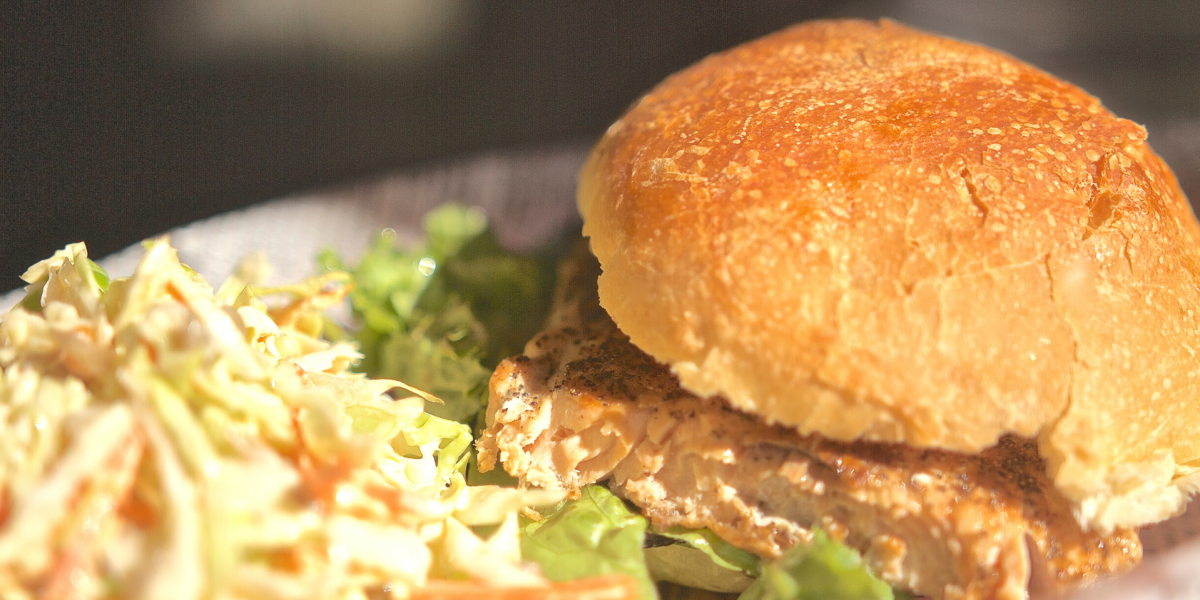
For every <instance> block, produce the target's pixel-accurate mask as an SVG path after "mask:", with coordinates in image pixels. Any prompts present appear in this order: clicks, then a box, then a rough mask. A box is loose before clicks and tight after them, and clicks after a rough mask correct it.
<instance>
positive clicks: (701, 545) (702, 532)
mask: <svg viewBox="0 0 1200 600" xmlns="http://www.w3.org/2000/svg"><path fill="white" fill-rule="evenodd" d="M654 533H656V534H658V535H661V536H663V537H667V538H671V539H673V540H677V541H680V542H683V543H685V544H687V545H688V546H691V547H692V548H695V549H696V550H699V551H700V552H703V553H704V554H706V555H708V557H709V558H710V559H711V560H712V561H713V562H714V563H716V564H717V565H718V566H720V567H723V568H726V569H730V570H734V571H741V572H743V573H745V574H746V575H749V576H751V577H757V576H758V573H759V569H760V565H759V561H758V557H757V556H755V555H753V554H750V553H749V552H746V551H745V550H742V549H741V548H738V547H736V546H734V545H732V544H730V543H729V542H726V541H725V540H723V539H721V538H720V537H719V536H718V535H717V534H715V533H713V532H712V530H711V529H684V528H682V527H673V528H671V529H665V530H661V531H655V532H654Z"/></svg>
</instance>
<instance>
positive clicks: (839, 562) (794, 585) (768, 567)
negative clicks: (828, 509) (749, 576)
mask: <svg viewBox="0 0 1200 600" xmlns="http://www.w3.org/2000/svg"><path fill="white" fill-rule="evenodd" d="M892 598H893V594H892V588H890V587H888V585H887V584H886V583H884V582H883V581H882V580H880V579H878V578H877V577H875V576H874V575H872V574H871V573H870V571H868V570H867V568H866V566H865V565H864V564H863V561H862V557H861V556H859V554H858V553H857V552H855V551H854V550H851V549H850V548H849V547H847V546H846V545H845V544H842V543H840V542H837V541H835V540H832V539H830V538H829V536H828V535H826V534H825V532H824V531H821V530H820V529H814V530H813V539H812V542H811V543H809V544H807V545H799V546H796V547H795V548H792V549H791V550H789V551H787V553H785V554H784V555H783V556H782V557H780V558H779V560H777V561H773V562H770V563H767V564H765V565H763V568H762V575H761V576H759V578H758V581H756V582H754V585H751V586H750V588H749V589H747V590H746V591H745V592H743V593H742V595H741V596H738V600H892Z"/></svg>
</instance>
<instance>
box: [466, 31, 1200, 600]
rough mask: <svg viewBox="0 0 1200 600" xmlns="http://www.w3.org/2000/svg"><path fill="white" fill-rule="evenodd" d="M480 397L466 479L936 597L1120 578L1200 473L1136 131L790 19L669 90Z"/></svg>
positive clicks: (1187, 332)
mask: <svg viewBox="0 0 1200 600" xmlns="http://www.w3.org/2000/svg"><path fill="white" fill-rule="evenodd" d="M578 205H579V210H580V213H581V214H582V216H583V220H584V225H583V235H584V236H585V237H586V238H587V241H588V244H587V248H588V249H590V252H580V253H578V254H577V255H576V256H575V257H573V258H572V259H570V260H569V261H568V262H567V263H566V264H565V265H564V266H563V268H562V269H563V270H562V276H561V281H560V284H559V289H558V291H557V295H556V298H555V312H554V314H553V316H552V317H551V318H550V322H549V324H548V326H547V329H546V330H545V331H543V332H542V333H541V334H540V335H538V336H537V337H536V338H534V339H533V340H532V341H530V342H529V344H528V345H527V347H526V349H525V353H524V354H523V355H521V356H517V357H513V358H511V359H508V360H506V361H504V362H503V363H502V364H501V365H500V367H499V369H498V370H497V371H496V373H495V374H494V375H493V377H492V379H491V383H490V398H489V404H488V408H487V429H486V430H485V432H484V434H483V437H482V438H481V440H480V442H479V450H480V461H481V464H482V465H483V466H484V468H487V467H490V466H493V465H496V464H500V465H502V466H503V468H504V469H505V470H506V471H508V473H510V474H511V475H513V476H515V477H517V478H518V479H519V480H520V482H521V483H522V484H523V485H527V486H537V487H543V488H548V489H555V490H566V491H568V492H571V493H578V492H579V490H580V489H582V487H583V486H585V485H588V484H592V483H595V482H603V483H605V484H606V485H607V486H608V487H609V488H611V489H612V490H613V491H614V492H615V493H616V494H618V495H619V496H621V497H622V498H624V499H625V500H627V501H628V502H630V503H631V504H632V505H634V506H636V507H637V508H638V509H640V510H641V512H642V514H643V515H645V516H646V517H647V518H648V519H649V520H650V522H651V523H652V525H653V526H654V527H656V528H661V529H666V528H672V527H685V528H697V529H700V528H707V529H709V530H711V531H712V532H714V533H715V534H716V535H718V536H720V538H721V539H722V540H724V541H725V542H728V543H729V544H732V545H734V546H736V547H739V548H741V549H743V550H746V551H749V552H752V553H754V554H756V555H758V556H760V557H775V556H779V555H781V554H782V553H784V552H785V551H787V550H788V549H789V548H792V547H796V546H802V545H803V544H806V543H807V542H808V540H810V539H811V538H812V536H813V531H814V530H815V529H820V530H821V531H822V532H824V533H823V535H828V536H829V537H832V538H834V539H837V540H841V541H842V542H844V543H845V544H846V545H847V546H849V547H851V548H853V549H855V550H857V551H858V552H859V553H860V554H861V556H862V559H863V561H865V564H866V565H867V566H868V567H869V568H870V569H871V571H872V572H873V573H875V574H876V575H877V576H878V577H880V578H882V579H883V580H884V581H886V582H887V583H889V584H890V585H892V586H893V587H895V588H897V589H902V590H907V591H910V592H912V593H916V594H920V595H926V596H929V597H932V598H1023V597H1026V595H1027V594H1028V592H1029V589H1030V587H1031V586H1033V587H1034V588H1041V589H1049V590H1062V589H1067V588H1070V587H1072V586H1077V585H1084V584H1088V583H1090V582H1093V581H1095V580H1097V579H1098V578H1101V577H1103V576H1105V575H1107V574H1111V573H1116V572H1120V571H1123V570H1125V569H1128V568H1130V567H1131V566H1132V565H1134V564H1136V563H1137V562H1138V561H1139V559H1140V557H1141V546H1140V543H1139V540H1138V534H1137V529H1138V528H1139V527H1141V526H1144V525H1147V524H1150V523H1155V522H1158V521H1161V520H1164V519H1166V518H1168V517H1171V516H1173V515H1176V514H1179V513H1180V512H1182V511H1183V510H1184V508H1185V505H1186V502H1187V499H1188V496H1189V494H1190V493H1192V492H1193V491H1195V490H1196V489H1197V482H1198V480H1200V475H1197V468H1198V467H1200V403H1198V402H1197V401H1196V400H1195V399H1196V398H1197V397H1198V396H1200V378H1198V377H1197V375H1200V361H1198V360H1197V357H1196V353H1197V352H1198V351H1200V322H1198V321H1197V315H1196V310H1197V309H1198V307H1200V285H1198V284H1200V227H1198V226H1197V222H1196V220H1195V218H1194V216H1193V214H1192V212H1191V209H1190V207H1189V204H1188V201H1187V199H1186V198H1185V197H1184V195H1183V193H1182V192H1181V191H1180V189H1179V186H1178V184H1177V183H1176V180H1175V178H1174V176H1173V175H1172V173H1171V171H1170V170H1169V169H1168V167H1167V166H1166V165H1165V164H1164V163H1163V161H1162V160H1161V159H1160V158H1159V157H1158V156H1156V155H1155V154H1154V152H1153V151H1151V149H1150V147H1149V146H1148V145H1147V144H1146V132H1145V131H1144V130H1143V129H1142V128H1141V127H1140V126H1138V125H1136V124H1134V123H1132V122H1130V121H1127V120H1123V119H1120V118H1117V117H1115V116H1113V115H1112V114H1111V113H1109V112H1108V111H1107V110H1106V109H1105V108H1103V107H1102V106H1101V104H1100V103H1099V101H1097V100H1096V99H1095V98H1093V97H1091V96H1089V95H1088V94H1086V93H1085V92H1083V91H1081V90H1080V89H1078V88H1076V87H1074V86H1072V85H1070V84H1068V83H1065V82H1063V81H1060V80H1058V79H1056V78H1054V77H1053V76H1050V75H1048V74H1046V73H1044V72H1042V71H1040V70H1037V69H1035V68H1033V67H1031V66H1029V65H1026V64H1023V63H1021V62H1019V61H1017V60H1015V59H1013V58H1011V57H1008V56H1006V55H1003V54H1000V53H998V52H995V51H992V50H989V49H986V48H981V47H978V46H974V45H970V44H966V43H962V42H958V41H954V40H949V39H944V38H941V37H937V36H934V35H929V34H926V33H922V32H919V31H915V30H913V29H910V28H907V27H905V26H902V25H900V24H897V23H893V22H890V21H886V20H885V21H881V22H865V21H817V22H809V23H804V24H800V25H797V26H794V27H791V28H789V29H786V30H784V31H781V32H778V33H775V34H773V35H770V36H767V37H765V38H762V39H759V40H757V41H753V42H750V43H747V44H745V45H742V46H740V47H737V48H734V49H732V50H729V51H727V52H724V53H721V54H717V55H713V56H710V57H708V58H706V59H704V60H702V61H701V62H699V63H697V64H695V65H694V66H692V67H690V68H687V69H685V70H683V71H681V72H679V73H677V74H675V75H673V76H671V77H669V78H668V79H666V80H665V81H664V82H662V83H661V84H660V85H658V86H657V87H655V88H654V89H653V90H651V91H650V92H649V93H647V94H646V95H645V96H644V97H643V98H641V99H640V100H639V101H637V102H636V103H635V104H634V105H633V106H632V107H631V108H630V109H629V110H628V112H627V113H626V114H625V115H624V116H623V117H621V118H620V120H618V121H617V122H616V123H614V124H613V125H612V126H611V127H610V128H609V129H608V131H607V132H606V133H605V134H604V136H603V137H602V139H601V140H600V141H599V142H598V143H597V144H596V146H595V148H594V149H593V151H592V153H591V155H590V157H589V158H588V160H587V162H586V164H585V165H584V167H583V169H582V172H581V173H580V178H579V187H578Z"/></svg>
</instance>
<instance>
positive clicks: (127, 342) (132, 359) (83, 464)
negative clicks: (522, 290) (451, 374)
mask: <svg viewBox="0 0 1200 600" xmlns="http://www.w3.org/2000/svg"><path fill="white" fill-rule="evenodd" d="M443 243H446V242H445V240H443ZM249 271H252V270H246V271H244V272H243V274H242V275H240V276H235V277H234V278H231V279H230V280H229V281H227V282H225V284H223V285H222V286H220V287H219V288H218V289H217V290H215V291H214V290H213V289H212V287H211V286H209V285H208V284H207V283H206V282H205V281H204V279H203V278H202V277H200V276H199V275H197V274H196V273H195V272H193V271H191V270H190V269H188V268H187V267H185V266H184V265H182V264H181V263H180V262H179V259H178V256H177V254H176V252H175V250H174V249H173V248H171V246H170V244H169V241H168V240H167V239H165V238H163V239H158V240H154V241H152V242H149V243H148V244H147V245H146V253H145V256H144V257H143V259H142V261H141V263H140V264H139V265H138V267H137V270H136V271H135V273H134V274H133V275H132V276H131V277H129V278H121V279H114V280H112V281H109V279H108V276H107V275H106V274H105V273H104V272H103V270H102V269H100V268H99V267H97V266H96V265H95V263H93V262H91V261H90V260H88V258H87V250H86V248H85V246H84V245H83V244H72V245H70V246H67V247H66V248H64V249H63V250H61V251H59V252H57V253H55V255H54V256H53V257H51V258H49V259H47V260H44V261H42V262H40V263H38V264H36V265H34V266H33V267H31V268H30V269H29V270H28V271H27V272H26V273H25V275H24V277H23V278H24V279H25V281H26V282H28V283H29V285H28V286H27V288H26V290H27V296H26V298H25V300H24V301H23V302H22V303H21V304H20V305H19V306H17V307H16V308H14V309H13V310H12V311H11V312H9V313H8V314H6V315H4V316H3V318H2V320H0V597H4V598H51V597H66V596H71V597H77V598H110V597H122V598H164V597H170V598H175V599H178V600H189V599H193V598H223V599H224V598H230V599H232V598H297V599H299V598H305V599H311V598H366V597H387V596H390V597H396V598H401V597H408V596H410V595H411V594H412V593H414V591H415V590H420V589H422V586H425V585H426V584H427V583H429V582H430V581H432V578H449V579H454V580H468V581H477V582H479V585H481V586H484V587H485V588H486V587H499V586H519V587H532V588H537V587H546V586H548V585H550V584H549V583H548V582H547V580H546V579H544V578H543V577H542V576H541V575H540V574H539V572H538V570H537V569H536V568H535V567H534V566H532V565H531V564H529V563H526V562H524V561H523V560H522V559H521V557H520V553H519V551H518V549H519V541H518V534H517V525H516V520H515V519H516V517H515V514H516V511H518V510H519V509H521V507H523V506H526V505H529V504H535V505H545V504H553V503H555V502H557V501H559V500H561V498H562V496H561V494H553V493H549V492H532V491H521V490H499V489H495V488H488V487H473V488H468V487H467V486H466V482H465V480H464V472H465V468H466V464H467V460H468V454H469V450H470V445H471V435H470V429H469V427H468V426H467V425H464V424H461V423H457V422H454V421H449V420H446V419H442V418H439V417H436V416H433V415H430V414H427V413H425V412H424V410H423V407H424V403H425V400H426V399H428V398H431V396H429V395H428V394H425V393H424V392H421V391H419V390H416V389H414V388H412V387H410V386H408V385H406V384H403V383H400V382H399V381H393V380H379V379H368V378H366V377H364V376H362V375H359V374H354V373H350V372H349V371H347V369H348V368H349V367H350V366H351V365H353V364H354V363H355V362H357V361H358V360H360V359H361V355H360V354H359V353H358V352H357V351H356V350H355V348H354V347H353V346H352V345H350V344H348V343H345V342H338V343H330V342H327V341H325V340H323V339H322V337H321V334H322V327H323V324H324V322H325V321H324V320H323V318H322V317H321V316H320V313H321V311H323V310H325V309H327V308H328V307H330V306H332V305H333V304H335V303H337V302H339V301H340V300H341V299H342V298H343V297H344V296H345V295H346V294H347V292H348V291H349V277H348V276H346V275H345V274H342V273H336V272H334V273H327V274H325V275H324V276H322V277H319V278H313V279H310V280H307V281H305V282H301V283H299V284H295V285H292V286H284V287H280V288H260V287H255V286H254V285H253V282H251V281H247V280H246V279H247V278H250V277H251V276H250V275H246V273H247V272H249ZM263 298H268V299H272V300H274V302H272V303H271V304H268V303H266V302H265V301H264V299H263ZM397 306H400V307H403V306H406V305H405V304H404V302H398V303H397ZM388 392H393V393H397V394H398V395H401V396H403V397H402V398H400V399H398V400H394V399H392V398H391V397H389V396H388V395H386V394H387V393H388ZM485 526H488V527H489V528H491V529H494V531H493V532H492V533H490V535H488V536H487V537H486V539H485V538H484V537H481V536H480V535H479V534H478V532H479V531H481V530H482V529H481V527H485ZM497 526H498V527H497ZM481 558H485V560H480V559H481Z"/></svg>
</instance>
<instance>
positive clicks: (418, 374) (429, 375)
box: [318, 204, 553, 423]
mask: <svg viewBox="0 0 1200 600" xmlns="http://www.w3.org/2000/svg"><path fill="white" fill-rule="evenodd" d="M422 224H423V228H424V233H425V236H424V239H422V240H420V241H418V242H416V243H414V244H410V245H400V244H397V243H396V236H395V234H394V233H390V232H388V231H385V232H384V233H383V234H381V235H380V236H378V237H377V238H375V240H374V241H373V243H372V244H371V246H370V247H369V248H368V249H367V251H366V253H365V254H364V255H363V257H362V260H361V261H360V262H359V263H358V264H357V265H349V264H346V263H345V262H344V261H343V260H342V259H341V258H340V257H339V256H338V255H337V254H336V253H334V252H332V251H327V252H324V253H322V255H321V256H320V257H319V259H318V260H319V261H320V263H321V264H322V265H324V266H325V267H326V268H327V269H331V270H335V271H347V272H350V273H352V281H353V284H354V289H353V290H352V291H351V292H350V294H349V298H350V305H351V308H352V310H353V314H354V316H355V318H356V320H357V321H358V325H359V327H358V328H357V329H356V330H355V332H354V333H353V339H354V340H356V341H357V342H358V343H359V345H360V348H361V350H362V352H363V354H364V355H365V359H364V360H363V361H362V363H361V364H360V365H359V367H358V369H359V370H361V371H362V372H364V373H366V374H367V375H369V376H371V377H387V378H394V379H398V380H401V381H405V382H408V383H410V384H412V385H414V386H416V387H419V388H421V389H424V390H427V391H429V392H430V393H432V394H434V395H435V396H437V397H438V398H440V399H441V400H442V401H443V404H437V405H430V406H428V410H429V412H430V413H431V414H434V415H437V416H440V417H444V418H447V419H451V420H454V421H460V422H464V423H469V422H471V421H472V419H473V418H474V417H475V415H476V414H477V413H479V412H480V410H481V409H482V408H483V403H484V401H485V400H486V395H487V381H488V378H489V377H490V376H491V373H492V370H493V369H494V368H495V367H496V365H497V364H498V363H499V361H500V360H501V359H503V358H506V357H508V356H510V355H512V354H516V353H519V352H520V351H521V349H522V348H524V345H525V342H526V341H527V340H528V339H529V338H530V337H532V336H533V334H534V333H535V332H536V331H537V329H538V328H540V327H541V325H542V319H543V317H544V315H545V312H546V309H547V305H548V302H549V289H550V283H551V281H552V274H553V268H552V264H551V262H550V260H549V259H538V258H530V257H525V256H520V255H516V254H513V253H511V252H508V251H506V250H504V249H503V248H501V247H500V245H499V243H497V241H496V239H495V237H494V236H493V235H492V233H491V231H490V230H489V229H488V227H487V218H486V217H485V216H484V214H483V212H482V211H480V210H478V209H472V208H465V207H462V206H459V205H456V204H445V205H442V206H441V207H439V208H437V209H434V210H433V211H431V212H430V213H429V214H427V215H426V216H425V217H424V219H423V220H422Z"/></svg>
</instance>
